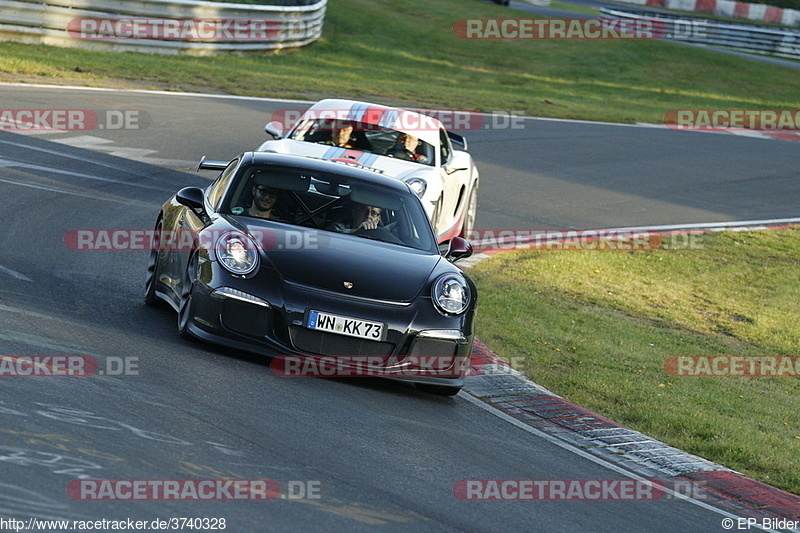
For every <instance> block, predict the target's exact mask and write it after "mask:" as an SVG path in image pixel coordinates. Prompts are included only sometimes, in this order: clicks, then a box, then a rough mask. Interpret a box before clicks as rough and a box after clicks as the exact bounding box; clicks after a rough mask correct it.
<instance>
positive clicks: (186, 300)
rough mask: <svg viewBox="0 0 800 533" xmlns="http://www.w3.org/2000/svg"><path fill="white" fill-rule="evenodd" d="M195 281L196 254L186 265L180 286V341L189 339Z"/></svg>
mask: <svg viewBox="0 0 800 533" xmlns="http://www.w3.org/2000/svg"><path fill="white" fill-rule="evenodd" d="M196 279H197V254H192V256H191V257H190V258H189V261H188V263H187V264H186V274H185V275H184V278H183V283H182V284H181V301H180V305H179V306H178V335H180V337H181V338H182V339H191V338H193V337H192V334H191V333H189V323H190V322H191V321H192V315H193V314H194V309H193V303H194V285H195V281H196Z"/></svg>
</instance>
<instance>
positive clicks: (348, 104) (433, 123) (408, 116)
mask: <svg viewBox="0 0 800 533" xmlns="http://www.w3.org/2000/svg"><path fill="white" fill-rule="evenodd" d="M309 113H311V114H313V115H314V117H316V118H334V117H335V118H337V119H339V120H352V121H354V122H362V123H365V124H374V125H376V126H381V127H385V128H391V129H393V130H397V131H401V132H405V133H410V134H412V135H414V136H415V137H417V138H419V139H420V140H423V141H425V142H427V143H428V144H430V145H433V146H439V129H440V128H443V126H442V123H441V122H440V121H439V119H437V118H435V117H432V116H429V115H426V114H423V113H418V112H416V111H411V110H409V109H400V108H397V107H389V106H384V105H380V104H371V103H369V102H359V101H357V100H342V99H333V98H329V99H325V100H320V101H319V102H317V103H316V104H314V105H312V106H311V107H310V108H309V109H308V111H306V115H308V114H309ZM417 125H419V127H417Z"/></svg>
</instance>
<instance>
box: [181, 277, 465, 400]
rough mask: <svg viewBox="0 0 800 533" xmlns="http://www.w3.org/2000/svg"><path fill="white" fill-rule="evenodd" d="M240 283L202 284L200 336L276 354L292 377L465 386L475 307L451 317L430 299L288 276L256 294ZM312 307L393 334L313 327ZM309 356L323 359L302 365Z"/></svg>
mask: <svg viewBox="0 0 800 533" xmlns="http://www.w3.org/2000/svg"><path fill="white" fill-rule="evenodd" d="M240 281H241V280H234V279H232V278H230V279H228V280H226V281H225V284H224V285H219V286H216V287H212V286H210V285H207V284H205V283H203V282H201V281H198V283H196V285H195V294H194V298H193V301H194V302H195V304H194V313H193V317H192V319H191V320H190V323H189V331H190V332H191V333H192V334H193V335H194V336H196V337H198V338H200V339H203V340H206V341H209V342H213V343H217V344H221V345H225V346H230V347H233V348H237V349H242V350H246V351H250V352H254V353H257V354H260V355H267V356H270V357H273V358H274V359H275V360H274V361H273V369H275V368H277V369H278V372H277V373H279V374H281V373H283V374H284V375H311V376H313V375H318V376H329V377H348V376H349V377H359V376H369V377H383V378H388V379H393V380H399V381H406V382H412V383H427V384H436V385H447V386H452V387H460V386H463V384H464V380H465V375H466V373H467V370H468V368H469V357H470V353H471V350H472V341H473V334H472V327H471V311H469V312H468V313H467V314H466V315H465V316H460V317H444V316H442V315H440V314H439V313H438V312H436V310H435V309H434V307H433V305H432V304H431V302H430V300H429V299H425V298H420V299H419V301H416V302H412V303H402V304H401V303H389V302H380V303H376V302H374V301H372V302H370V301H365V300H364V299H352V298H351V299H347V298H344V297H336V296H335V295H331V294H327V293H322V292H319V291H314V290H313V289H312V288H308V287H303V286H300V285H297V284H290V283H285V282H283V283H281V285H282V287H281V290H280V291H278V290H273V291H267V292H266V293H265V294H259V295H255V294H252V293H251V292H248V290H246V288H245V287H244V286H242V284H241V283H240V285H239V286H238V287H236V286H231V285H234V284H235V282H240ZM273 286H274V285H273ZM308 309H317V310H323V311H330V312H335V313H337V314H341V315H345V316H353V317H363V318H368V319H370V320H379V321H382V322H384V323H385V324H386V327H387V333H386V338H385V339H384V340H381V341H370V340H365V339H360V338H356V337H350V336H345V335H340V334H336V333H330V332H323V331H317V330H312V329H309V328H306V327H305V325H304V317H305V314H306V311H307V310H308ZM378 313H380V316H376V315H377V314H378ZM307 358H309V359H311V360H312V361H316V364H310V363H308V362H306V363H303V364H302V365H301V364H300V363H298V361H300V360H304V359H307ZM334 361H335V363H334ZM322 362H324V363H325V365H324V366H323V365H322V364H321V363H322ZM276 365H277V367H276ZM332 365H334V366H335V367H336V368H338V370H337V371H336V372H331V371H330V370H331V368H332ZM287 368H294V369H297V368H302V369H304V370H303V373H301V374H291V373H286V372H281V369H282V370H286V369H287ZM315 372H316V373H315Z"/></svg>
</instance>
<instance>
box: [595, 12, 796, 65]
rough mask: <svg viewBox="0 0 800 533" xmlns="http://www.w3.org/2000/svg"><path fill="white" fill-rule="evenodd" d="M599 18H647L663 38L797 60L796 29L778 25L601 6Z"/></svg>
mask: <svg viewBox="0 0 800 533" xmlns="http://www.w3.org/2000/svg"><path fill="white" fill-rule="evenodd" d="M600 16H601V17H602V18H614V19H618V18H625V19H636V20H650V21H653V22H654V23H658V22H660V23H661V24H663V25H664V26H663V30H664V33H665V34H666V35H665V36H666V38H669V39H675V40H680V41H686V42H691V43H702V44H709V45H714V46H724V47H727V48H735V49H736V50H742V51H745V52H751V53H759V54H769V55H774V56H780V57H788V58H792V59H800V31H797V30H791V29H787V28H781V27H777V26H776V27H769V26H754V25H752V24H736V23H734V22H723V21H717V20H710V19H701V18H696V17H682V16H680V15H670V14H664V13H657V12H636V13H633V12H628V11H623V10H618V9H601V10H600Z"/></svg>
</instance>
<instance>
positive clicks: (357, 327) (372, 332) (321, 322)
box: [306, 311, 386, 341]
mask: <svg viewBox="0 0 800 533" xmlns="http://www.w3.org/2000/svg"><path fill="white" fill-rule="evenodd" d="M306 327H307V328H309V329H315V330H317V331H327V332H330V333H338V334H339V335H348V336H350V337H358V338H359V339H368V340H371V341H382V340H383V339H384V333H385V330H386V325H385V324H383V323H381V322H372V321H369V320H362V319H360V318H351V317H347V316H341V315H333V314H331V313H323V312H322V311H309V313H308V318H307V319H306Z"/></svg>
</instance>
